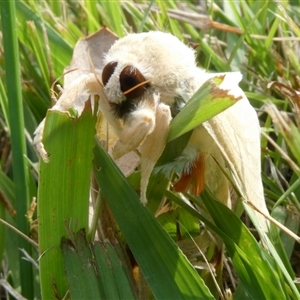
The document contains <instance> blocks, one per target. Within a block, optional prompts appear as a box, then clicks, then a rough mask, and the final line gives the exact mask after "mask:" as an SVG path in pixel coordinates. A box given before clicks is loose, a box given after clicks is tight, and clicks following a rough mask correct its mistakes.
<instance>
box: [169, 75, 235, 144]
mask: <svg viewBox="0 0 300 300" xmlns="http://www.w3.org/2000/svg"><path fill="white" fill-rule="evenodd" d="M223 79H224V78H221V77H216V78H213V79H210V80H208V81H206V82H205V83H204V84H203V85H202V86H201V87H200V88H199V90H198V91H197V92H196V93H195V94H194V95H193V96H192V98H191V99H190V100H189V102H188V103H187V104H186V105H185V106H184V107H183V109H182V110H181V111H180V112H179V113H178V115H176V117H175V118H174V119H173V120H172V122H171V124H170V129H169V136H168V141H172V140H174V139H175V138H177V137H179V136H181V135H182V134H184V133H186V132H188V131H190V130H192V129H193V128H195V127H196V126H198V125H200V124H201V123H203V122H205V121H207V120H208V119H210V118H212V117H213V116H215V115H217V114H218V113H220V112H222V111H223V110H225V109H226V108H228V107H230V106H231V105H233V104H234V103H236V101H237V100H238V99H236V98H234V97H233V96H231V95H228V94H226V93H225V91H224V90H221V89H219V88H218V86H219V85H220V84H221V83H222V82H223ZM218 92H219V93H218Z"/></svg>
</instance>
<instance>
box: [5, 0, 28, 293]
mask: <svg viewBox="0 0 300 300" xmlns="http://www.w3.org/2000/svg"><path fill="white" fill-rule="evenodd" d="M0 6H1V20H2V33H3V46H4V59H5V62H6V65H5V69H6V83H7V98H8V118H9V129H10V137H11V144H12V153H13V173H14V182H15V187H16V189H15V192H16V209H17V212H18V214H17V226H18V229H19V230H20V231H22V232H23V233H24V234H26V235H29V223H28V221H27V218H26V217H25V215H26V213H27V209H28V207H29V189H28V182H29V177H28V168H27V162H26V159H25V156H26V144H25V136H24V118H23V105H22V92H21V78H20V65H19V49H18V40H17V35H16V25H17V24H16V12H15V2H14V1H4V2H2V3H1V5H0ZM18 247H19V248H20V249H24V250H26V251H27V252H28V253H30V252H31V247H30V245H29V244H28V243H27V242H26V241H24V239H23V238H21V237H19V239H18ZM21 257H22V254H21V252H20V258H21ZM20 276H21V287H22V293H23V295H24V296H25V297H26V298H28V299H32V298H33V276H32V266H31V264H29V263H28V262H27V261H25V260H23V259H20Z"/></svg>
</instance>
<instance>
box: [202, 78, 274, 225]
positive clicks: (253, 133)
mask: <svg viewBox="0 0 300 300" xmlns="http://www.w3.org/2000/svg"><path fill="white" fill-rule="evenodd" d="M230 74H234V73H227V74H226V75H227V76H228V80H227V85H229V83H230V84H231V85H232V82H236V81H232V80H229V79H230V77H231V75H230ZM227 76H226V77H227ZM233 79H234V78H233ZM231 90H232V91H233V93H234V94H235V95H236V93H238V94H239V95H240V96H242V99H241V100H239V101H237V103H236V104H235V105H233V106H231V107H230V108H228V109H227V110H225V111H224V112H222V113H220V114H218V115H217V116H215V117H213V118H212V119H210V120H208V121H207V122H205V123H203V126H204V128H205V129H206V130H207V132H208V133H209V134H210V136H211V137H212V138H213V140H214V141H215V143H216V144H217V146H218V147H219V149H220V151H221V153H222V154H223V156H224V158H225V160H226V161H227V164H228V165H229V167H230V169H231V171H232V174H233V178H234V180H235V183H236V184H237V186H238V187H239V189H240V191H241V192H242V196H243V197H244V199H245V200H246V201H249V202H251V203H253V204H254V205H255V206H256V207H257V208H259V209H260V210H261V211H262V212H263V213H265V214H267V215H268V214H269V212H268V209H267V207H266V203H265V198H264V191H263V185H262V179H261V158H260V151H261V149H260V126H259V122H258V118H257V114H256V112H255V110H254V108H253V107H252V106H251V105H250V103H249V101H248V99H247V97H246V95H245V94H244V92H243V91H242V90H241V89H240V88H239V87H238V86H237V85H236V86H233V88H232V89H231ZM255 214H256V216H257V219H258V222H259V224H260V226H261V227H262V228H263V229H264V230H267V221H266V219H265V217H264V216H262V215H261V214H259V213H257V212H256V213H255Z"/></svg>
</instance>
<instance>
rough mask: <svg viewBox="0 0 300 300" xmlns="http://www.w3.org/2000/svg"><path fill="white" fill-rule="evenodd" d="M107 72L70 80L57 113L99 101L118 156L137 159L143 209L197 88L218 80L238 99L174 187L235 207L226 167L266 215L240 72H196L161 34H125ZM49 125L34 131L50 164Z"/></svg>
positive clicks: (185, 51)
mask: <svg viewBox="0 0 300 300" xmlns="http://www.w3.org/2000/svg"><path fill="white" fill-rule="evenodd" d="M103 66H104V67H103V69H102V70H95V71H94V72H91V73H89V74H84V75H82V76H80V77H79V78H77V79H76V80H75V81H74V82H72V84H71V85H69V87H68V88H67V89H65V90H64V91H63V93H62V95H61V97H60V98H59V99H58V101H57V102H56V104H55V105H54V106H53V107H52V110H59V111H67V110H69V109H70V108H71V107H73V106H74V103H75V102H76V99H77V98H78V97H79V96H80V95H81V94H83V93H87V94H89V95H98V96H99V97H100V103H99V107H100V112H101V113H102V114H103V115H104V116H105V118H106V120H107V121H108V123H109V124H110V125H111V126H112V128H113V129H114V131H115V134H116V135H117V137H118V140H117V142H116V144H115V145H114V147H113V150H112V156H113V158H114V159H117V158H119V157H121V156H123V155H124V154H126V153H128V152H130V151H133V150H138V152H139V153H140V157H141V164H140V169H141V183H140V190H141V195H140V199H141V202H142V203H143V204H144V205H145V204H146V203H147V197H146V191H147V185H148V181H149V177H150V175H151V173H152V171H153V168H154V166H155V164H156V162H157V160H158V159H159V157H160V156H161V154H162V152H163V150H164V147H165V145H166V140H167V136H168V129H169V124H170V122H171V120H172V119H173V118H174V117H175V116H176V115H177V114H178V112H179V111H181V110H182V108H183V107H184V106H185V105H186V103H188V101H189V99H190V98H191V97H192V96H193V95H194V93H195V92H196V91H197V90H198V89H199V87H201V86H202V85H203V84H204V83H205V82H207V81H208V80H211V79H213V78H216V77H220V76H221V78H222V83H221V84H220V86H219V92H221V93H225V94H227V95H229V96H230V97H233V98H234V99H236V100H238V101H237V102H236V104H234V105H233V106H231V107H230V108H228V109H227V110H224V111H223V112H222V113H220V114H218V115H217V116H215V117H213V118H211V119H210V120H208V121H206V122H204V123H203V124H200V125H198V126H197V127H196V128H194V130H193V133H192V135H191V137H190V140H189V142H188V144H187V146H186V147H185V149H184V151H183V153H182V156H181V158H180V161H181V163H182V162H183V165H184V167H183V168H182V172H181V173H180V174H178V176H179V177H178V180H177V182H176V183H175V184H174V188H175V189H176V190H177V191H179V192H180V191H185V190H188V189H189V190H190V191H191V192H193V193H195V194H197V195H198V194H200V193H201V192H202V190H203V189H204V187H205V186H207V187H208V188H209V189H210V190H211V191H212V192H213V194H214V195H215V196H216V198H217V199H218V200H220V201H221V202H223V203H224V204H226V205H227V206H229V207H230V206H231V198H230V188H229V183H228V180H227V178H226V176H225V174H224V170H226V169H227V170H228V169H229V170H230V172H231V174H232V178H233V180H234V182H235V184H236V186H238V187H239V190H240V191H241V193H242V197H243V199H244V200H245V201H251V203H253V204H254V205H255V206H256V207H257V208H258V209H259V210H261V211H262V212H263V213H265V214H268V210H267V207H266V204H265V199H264V193H263V186H262V181H261V168H260V127H259V122H258V118H257V115H256V112H255V110H254V108H253V107H252V106H251V105H250V103H249V101H248V99H247V98H246V96H245V94H244V92H243V91H242V90H241V89H240V88H239V86H238V84H239V82H240V80H241V79H242V75H241V74H240V73H239V72H232V73H230V72H229V73H222V74H218V73H208V72H205V71H204V70H203V69H201V68H198V67H197V64H196V60H195V51H194V49H192V48H190V47H188V46H186V45H185V44H184V43H182V42H181V41H180V40H179V39H178V38H177V37H175V36H173V35H171V34H169V33H164V32H159V31H152V32H147V33H139V34H128V35H126V36H125V37H123V38H121V39H118V40H116V41H115V42H114V43H113V45H112V46H111V47H110V49H109V50H108V52H107V53H106V54H105V56H104V58H103ZM100 112H99V113H100ZM44 123H45V120H44V121H43V122H42V123H41V124H40V125H39V126H38V128H37V129H36V131H35V138H34V144H35V145H36V147H37V149H38V152H39V153H40V155H41V157H42V158H43V160H44V161H48V153H47V151H46V149H45V148H44V145H43V142H42V140H43V129H44ZM257 218H258V221H259V224H260V225H261V226H262V227H263V229H266V226H267V225H266V221H265V218H264V217H262V216H261V215H260V214H257Z"/></svg>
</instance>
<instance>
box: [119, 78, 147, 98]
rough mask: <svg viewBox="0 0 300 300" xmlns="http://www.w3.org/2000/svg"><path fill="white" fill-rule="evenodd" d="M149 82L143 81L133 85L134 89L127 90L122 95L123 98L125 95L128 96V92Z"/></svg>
mask: <svg viewBox="0 0 300 300" xmlns="http://www.w3.org/2000/svg"><path fill="white" fill-rule="evenodd" d="M150 81H151V79H148V80H145V81H143V82H141V83H139V84H137V85H135V86H134V87H132V88H131V89H129V90H127V91H126V92H124V93H123V95H124V96H126V95H127V94H129V93H130V92H132V91H134V90H135V89H137V88H138V87H140V86H143V85H145V84H147V83H149V82H150Z"/></svg>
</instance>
